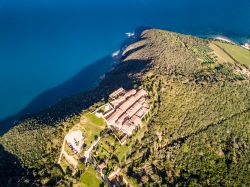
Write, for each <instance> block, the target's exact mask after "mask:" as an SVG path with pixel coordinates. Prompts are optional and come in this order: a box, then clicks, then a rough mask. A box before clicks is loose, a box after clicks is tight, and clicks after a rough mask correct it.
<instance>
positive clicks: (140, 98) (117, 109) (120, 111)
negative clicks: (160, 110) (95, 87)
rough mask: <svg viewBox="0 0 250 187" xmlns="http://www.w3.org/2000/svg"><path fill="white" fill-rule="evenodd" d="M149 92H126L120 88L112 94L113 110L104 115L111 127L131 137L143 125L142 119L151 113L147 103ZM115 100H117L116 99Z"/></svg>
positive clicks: (134, 90) (111, 103) (141, 90)
mask: <svg viewBox="0 0 250 187" xmlns="http://www.w3.org/2000/svg"><path fill="white" fill-rule="evenodd" d="M146 96H147V92H146V91H145V90H143V89H139V90H136V89H132V90H129V91H127V92H126V91H125V90H124V89H123V88H119V89H118V90H116V91H115V92H113V93H112V94H110V99H111V100H112V101H111V102H110V105H111V106H112V107H113V110H112V111H111V112H109V113H108V114H107V115H103V117H104V119H105V120H106V122H107V124H108V125H109V126H112V127H113V128H115V129H116V130H118V131H122V132H123V133H125V134H126V135H128V136H131V135H132V133H133V131H134V130H135V129H136V128H138V127H139V126H140V125H141V123H142V118H143V117H144V116H145V114H146V113H147V112H148V111H149V105H148V103H146ZM114 98H115V99H114Z"/></svg>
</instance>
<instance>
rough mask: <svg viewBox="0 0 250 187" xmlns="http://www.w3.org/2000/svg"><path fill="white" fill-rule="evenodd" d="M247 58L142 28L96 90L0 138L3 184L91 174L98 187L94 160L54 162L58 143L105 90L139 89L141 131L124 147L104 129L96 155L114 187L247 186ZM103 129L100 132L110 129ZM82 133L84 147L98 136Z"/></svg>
mask: <svg viewBox="0 0 250 187" xmlns="http://www.w3.org/2000/svg"><path fill="white" fill-rule="evenodd" d="M249 58H250V52H249V51H247V50H246V49H243V48H241V47H240V46H237V45H232V44H229V43H226V42H222V41H217V40H208V39H200V38H196V37H193V36H187V35H182V34H177V33H173V32H168V31H163V30H157V29H148V30H145V31H143V32H142V33H141V34H140V37H139V38H138V40H137V41H135V42H134V43H132V44H131V45H129V46H127V47H126V49H125V50H124V51H123V54H122V56H121V63H120V64H119V65H117V66H116V67H115V68H114V69H113V70H112V71H111V72H109V73H107V74H106V76H105V78H104V79H103V80H102V82H101V83H100V85H99V86H98V87H96V88H95V89H93V90H91V91H88V92H85V93H82V94H78V95H75V96H72V97H70V98H66V99H64V100H62V101H61V102H60V103H58V104H56V105H55V106H53V107H51V108H49V109H47V110H44V111H43V112H41V113H39V114H37V115H34V116H32V117H30V118H27V119H24V120H23V121H21V122H19V123H18V124H17V125H16V126H15V127H13V128H12V129H10V130H9V131H8V132H7V133H5V134H4V135H3V136H2V137H1V138H0V143H1V145H2V146H1V151H0V158H1V159H0V166H1V167H0V168H1V169H0V170H1V171H0V172H1V175H0V176H1V177H0V182H1V183H2V184H6V185H7V184H12V185H16V184H20V185H31V184H32V185H35V186H39V185H48V186H55V185H58V186H59V185H61V186H69V185H73V184H78V183H79V184H82V183H83V184H86V183H87V184H91V183H88V182H86V180H88V178H93V179H92V180H94V181H98V182H96V183H95V184H96V185H101V180H100V177H99V176H98V173H97V172H95V170H94V169H93V168H91V167H92V166H90V164H87V165H82V166H81V168H79V171H80V172H78V174H79V175H77V176H74V177H72V176H71V174H72V171H73V170H72V168H70V167H69V166H65V168H64V167H63V166H62V165H60V164H58V163H57V160H58V158H59V155H60V149H61V144H62V142H63V140H64V137H65V135H66V134H67V133H68V131H69V130H70V129H71V128H75V126H76V125H78V124H80V125H83V126H84V124H87V123H85V122H84V120H83V119H87V120H89V121H90V122H91V124H93V125H94V124H95V121H97V119H95V118H96V117H91V116H90V115H89V113H91V112H94V111H95V110H96V109H97V108H99V107H100V106H102V105H103V104H104V103H107V102H108V100H109V97H108V96H109V94H110V93H112V92H113V91H115V90H117V89H118V88H120V87H123V88H124V89H126V90H130V89H133V88H138V87H141V88H143V89H145V90H146V91H147V93H148V98H149V103H150V105H151V106H153V107H151V111H150V115H149V116H148V118H147V119H146V120H145V121H144V126H143V127H142V128H140V129H139V130H138V131H136V133H133V135H132V137H130V138H129V139H128V140H127V142H126V144H124V145H120V144H119V143H117V141H116V140H115V139H114V138H113V136H112V134H109V133H108V134H107V136H105V137H104V138H103V139H101V140H100V143H99V144H98V145H97V146H96V147H95V148H94V150H93V154H92V155H93V157H94V159H95V160H96V161H97V162H98V164H103V163H104V161H105V160H107V163H106V165H105V169H104V174H105V175H107V176H110V175H112V173H113V172H117V173H116V175H115V177H112V180H113V181H116V182H118V183H120V184H121V185H123V184H124V183H129V184H130V185H133V186H143V185H145V186H147V185H149V184H153V185H155V186H162V185H199V186H207V185H208V186H209V185H223V186H232V185H249V184H250V178H249V175H248V174H249V172H250V169H249V154H250V148H249V145H250V131H249V130H250V128H249V121H250V112H249V110H250V84H249V83H250V82H249V81H250V77H249V76H250V71H249V63H248V59H249ZM91 120H92V121H91ZM85 121H86V120H85ZM88 124H90V123H88ZM100 126H101V128H100V129H99V130H98V133H100V134H101V132H102V130H103V129H104V128H106V127H105V125H104V123H103V122H100ZM86 127H87V126H84V132H85V134H86V135H87V137H85V138H87V139H86V146H87V147H88V146H89V145H90V144H91V142H93V141H94V136H95V135H96V136H97V135H98V134H93V133H91V132H92V131H91V130H92V129H91V128H86ZM88 136H89V138H88ZM105 150H106V151H105ZM2 168H3V169H2ZM6 176H8V177H6Z"/></svg>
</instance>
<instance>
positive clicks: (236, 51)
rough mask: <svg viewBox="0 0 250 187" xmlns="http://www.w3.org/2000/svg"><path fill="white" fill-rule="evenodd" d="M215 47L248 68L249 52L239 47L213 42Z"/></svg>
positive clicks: (249, 61)
mask: <svg viewBox="0 0 250 187" xmlns="http://www.w3.org/2000/svg"><path fill="white" fill-rule="evenodd" d="M214 43H215V44H216V45H217V46H219V47H221V48H222V49H223V50H224V51H225V52H226V53H228V54H230V56H231V57H233V58H234V59H235V60H236V61H238V62H240V63H242V64H245V65H247V66H250V52H249V51H248V50H246V49H244V48H242V47H240V46H237V45H232V44H228V43H224V42H219V41H216V42H214Z"/></svg>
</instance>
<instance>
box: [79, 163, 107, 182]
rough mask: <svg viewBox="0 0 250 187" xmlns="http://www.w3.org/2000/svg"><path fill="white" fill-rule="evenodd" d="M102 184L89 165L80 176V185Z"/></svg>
mask: <svg viewBox="0 0 250 187" xmlns="http://www.w3.org/2000/svg"><path fill="white" fill-rule="evenodd" d="M102 184H103V182H102V180H101V179H100V178H99V177H98V176H97V173H96V171H95V170H94V168H93V167H92V166H90V167H89V168H88V169H87V170H86V171H85V173H83V174H82V176H81V177H80V181H79V185H80V186H81V187H87V186H91V187H99V186H101V185H102Z"/></svg>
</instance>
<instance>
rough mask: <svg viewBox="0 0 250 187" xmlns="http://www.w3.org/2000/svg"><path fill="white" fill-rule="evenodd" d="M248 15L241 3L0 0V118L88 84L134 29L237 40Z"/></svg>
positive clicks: (249, 34)
mask: <svg viewBox="0 0 250 187" xmlns="http://www.w3.org/2000/svg"><path fill="white" fill-rule="evenodd" d="M249 12H250V1H249V0H237V1H235V0H22V1H20V0H0V119H2V121H4V119H7V118H8V117H10V116H13V115H16V114H20V113H22V114H26V113H27V114H31V113H36V112H38V111H40V110H43V109H44V108H46V107H49V106H52V105H53V104H55V103H56V102H58V101H59V100H61V99H62V98H64V97H67V96H69V95H73V94H76V93H79V92H82V91H85V90H88V89H91V88H93V87H94V86H96V85H97V84H98V82H99V81H100V77H101V75H103V74H104V73H105V72H107V71H109V70H110V69H111V67H112V63H113V61H112V58H111V56H110V55H112V53H114V52H115V51H117V50H118V49H119V48H120V46H121V44H122V42H123V41H124V40H125V39H126V38H127V35H126V34H125V33H128V32H134V30H135V29H136V28H137V27H144V26H146V27H152V28H159V29H166V30H170V31H176V32H180V33H185V34H191V35H195V36H201V37H209V36H212V35H223V36H226V37H228V38H230V39H231V40H234V41H236V42H239V43H244V42H247V41H248V40H249V39H250V14H249ZM0 124H1V121H0ZM0 128H1V125H0Z"/></svg>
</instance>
